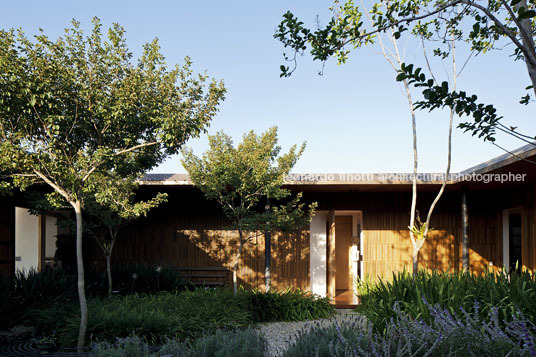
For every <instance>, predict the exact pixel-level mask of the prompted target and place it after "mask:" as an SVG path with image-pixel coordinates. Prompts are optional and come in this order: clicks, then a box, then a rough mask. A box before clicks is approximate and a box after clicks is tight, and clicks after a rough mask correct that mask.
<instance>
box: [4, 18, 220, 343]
mask: <svg viewBox="0 0 536 357" xmlns="http://www.w3.org/2000/svg"><path fill="white" fill-rule="evenodd" d="M93 25H94V26H93V30H92V32H91V34H90V35H89V36H87V37H86V36H84V34H83V32H82V31H81V29H80V25H79V23H78V22H76V21H73V26H72V28H70V29H66V33H65V35H64V36H60V37H58V39H57V40H55V41H51V40H50V39H49V38H48V37H47V36H45V35H44V34H43V33H42V32H41V34H39V35H37V36H35V42H32V41H31V40H30V39H28V38H27V37H26V36H25V35H24V33H23V32H22V30H19V31H17V32H16V31H14V30H8V31H6V30H2V31H0V140H1V141H0V157H2V158H6V157H7V158H9V160H0V163H1V164H2V165H3V167H2V170H1V171H2V172H3V173H4V174H6V175H9V178H10V180H11V181H10V183H11V184H12V185H13V186H18V187H20V188H25V187H28V185H31V184H34V183H37V182H45V183H46V184H47V185H49V186H50V187H51V188H52V189H53V190H54V191H55V192H56V193H57V194H58V195H59V196H61V197H62V198H63V199H64V200H65V201H67V202H68V203H69V205H70V206H71V207H72V208H73V209H74V211H75V216H76V255H77V271H78V295H79V302H80V331H79V337H78V350H82V349H83V348H84V345H85V334H86V326H87V304H86V296H85V289H84V265H83V255H82V232H83V223H82V212H83V209H84V206H85V203H86V193H87V192H91V189H89V188H91V187H99V186H102V185H103V182H104V183H106V182H109V181H107V180H108V178H110V177H111V176H110V175H111V174H112V173H113V175H117V177H125V178H126V177H133V176H138V175H141V174H143V173H144V172H146V171H147V170H150V169H151V168H153V167H155V166H156V165H158V164H159V163H160V162H162V161H163V160H164V159H165V158H166V157H168V156H169V155H171V154H175V153H177V152H178V150H179V149H180V147H181V146H182V144H183V143H184V142H185V141H186V140H188V139H189V138H190V137H195V136H198V135H199V134H200V133H201V132H203V131H204V130H205V128H206V126H207V125H208V123H209V121H210V120H211V118H212V117H213V116H214V114H215V113H216V112H217V106H218V104H219V103H220V101H221V100H222V99H223V96H224V93H225V89H224V87H223V83H217V82H215V81H214V80H213V81H211V82H210V83H207V80H208V77H207V76H206V75H198V76H195V75H193V73H192V70H191V68H190V67H191V62H190V60H189V59H188V58H186V60H185V65H184V66H182V67H179V66H175V67H174V68H171V69H169V68H168V67H167V66H166V64H165V59H164V57H163V55H162V54H161V53H160V48H159V45H158V41H157V40H156V39H155V40H154V41H153V42H151V43H148V44H146V45H145V46H144V48H143V54H142V55H141V56H140V58H139V59H138V61H137V63H136V64H134V63H132V53H131V52H129V50H128V47H127V45H126V40H125V37H124V33H125V31H124V29H123V28H122V27H121V26H120V25H118V24H114V25H113V27H112V28H110V29H109V30H108V33H107V39H103V35H102V33H101V24H100V22H99V20H98V19H97V18H95V19H94V20H93ZM103 179H104V181H103ZM106 188H110V187H109V186H108V185H104V186H103V187H102V189H106Z"/></svg>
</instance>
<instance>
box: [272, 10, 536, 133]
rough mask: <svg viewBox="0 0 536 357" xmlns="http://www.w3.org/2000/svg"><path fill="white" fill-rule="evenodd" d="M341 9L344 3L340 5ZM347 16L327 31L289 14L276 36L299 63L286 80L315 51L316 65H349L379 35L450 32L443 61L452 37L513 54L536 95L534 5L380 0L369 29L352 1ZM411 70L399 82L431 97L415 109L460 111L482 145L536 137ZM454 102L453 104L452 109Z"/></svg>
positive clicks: (481, 49)
mask: <svg viewBox="0 0 536 357" xmlns="http://www.w3.org/2000/svg"><path fill="white" fill-rule="evenodd" d="M335 4H336V6H338V4H339V1H335ZM340 9H341V11H340V12H338V13H337V14H336V16H334V17H333V18H332V19H331V20H330V21H329V22H328V24H327V25H326V26H325V27H321V28H318V29H316V30H311V29H309V28H306V27H305V26H304V25H303V22H301V21H299V20H298V19H297V18H296V17H295V16H294V15H293V14H292V13H291V12H287V13H286V14H284V16H283V21H282V22H281V24H280V25H279V27H278V30H277V32H276V34H275V35H274V37H275V38H277V39H278V40H280V41H281V42H282V43H283V45H284V46H285V47H288V48H290V49H291V50H292V51H293V54H292V55H285V59H287V60H288V61H291V62H293V63H294V66H293V68H290V67H289V66H284V65H282V66H281V71H282V72H281V76H289V75H291V74H292V72H293V71H294V70H295V69H296V64H297V55H298V54H304V53H305V51H306V50H307V49H308V48H309V47H310V53H311V56H312V57H313V59H314V60H320V61H322V62H325V61H326V60H327V59H329V58H331V57H336V58H337V59H338V61H339V63H344V62H346V60H347V59H348V54H349V53H350V51H351V49H349V48H353V49H357V48H360V47H361V46H363V45H368V44H371V43H374V39H375V36H376V35H377V34H380V33H385V32H390V31H393V36H394V37H395V38H399V37H400V36H401V34H402V33H403V32H405V31H409V32H411V34H412V35H414V36H416V37H417V38H418V39H420V38H424V39H425V40H429V39H430V37H429V36H430V34H431V32H436V33H444V34H445V37H444V38H442V39H441V40H440V41H431V42H432V43H438V44H440V46H439V47H437V48H435V49H434V54H436V55H438V56H441V57H443V56H445V55H448V52H446V51H445V49H444V48H443V46H441V45H445V44H447V45H448V42H449V41H450V36H451V35H452V36H454V40H456V41H463V42H466V43H469V44H470V46H471V50H472V51H473V52H474V53H476V54H478V53H485V52H487V51H489V50H492V49H495V48H499V49H501V48H504V47H505V46H509V48H512V50H513V51H512V56H513V58H514V59H515V60H522V61H523V62H524V63H525V65H526V67H527V74H528V77H529V80H530V83H531V84H530V85H529V86H527V87H526V89H527V90H529V91H530V92H531V93H532V95H534V94H536V50H535V45H534V37H535V36H536V21H535V17H536V2H535V1H534V0H509V1H506V0H498V1H491V2H488V3H487V4H481V3H480V2H479V1H475V0H450V1H444V0H435V1H429V0H411V1H400V0H397V1H394V2H379V3H375V4H373V5H372V9H371V12H370V13H371V17H372V20H373V21H372V25H371V27H367V26H365V25H363V21H362V17H363V14H364V10H363V9H362V8H360V7H359V6H356V5H355V4H354V2H353V1H352V0H348V1H346V2H345V3H344V4H343V5H341V6H340ZM413 70H414V66H413V65H407V66H405V68H403V69H402V73H401V75H400V76H399V80H402V79H405V78H407V79H409V82H410V84H414V85H416V86H420V87H424V90H423V94H424V97H425V99H424V100H423V101H421V102H418V103H416V106H415V107H416V108H417V109H425V108H426V109H431V110H432V109H437V108H442V107H450V106H453V107H454V111H455V112H456V114H457V115H468V116H469V115H470V116H472V117H473V121H472V122H466V123H460V124H459V125H458V126H459V127H460V128H462V129H464V130H465V131H470V132H472V134H473V135H478V136H479V137H482V138H483V139H484V140H489V141H491V142H493V141H494V140H495V138H494V134H495V130H496V129H498V130H500V131H503V132H505V133H507V134H510V135H513V136H515V137H517V138H518V139H521V140H525V141H527V140H534V138H535V137H534V136H533V135H526V134H523V133H520V132H519V131H516V128H515V127H511V126H507V125H504V124H502V123H500V119H502V118H501V117H500V116H499V115H498V114H497V110H496V109H495V108H494V107H493V106H492V105H486V104H484V103H478V102H477V96H476V95H474V94H473V95H470V94H467V93H465V92H463V91H456V90H450V89H449V85H448V82H446V81H445V82H442V83H440V84H436V83H435V82H434V81H433V80H427V79H426V76H424V74H423V73H422V72H421V69H420V68H415V71H417V70H418V71H417V73H414V72H413ZM531 101H532V100H531V94H530V93H528V94H527V95H526V96H524V97H523V98H521V103H523V104H528V103H529V102H531ZM454 103H455V105H454Z"/></svg>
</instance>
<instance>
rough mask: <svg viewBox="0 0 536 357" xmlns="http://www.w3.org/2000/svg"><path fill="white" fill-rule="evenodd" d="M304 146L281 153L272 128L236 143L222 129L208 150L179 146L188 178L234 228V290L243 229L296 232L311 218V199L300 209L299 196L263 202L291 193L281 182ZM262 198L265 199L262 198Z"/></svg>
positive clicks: (212, 140) (244, 241)
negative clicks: (236, 239) (200, 151)
mask: <svg viewBox="0 0 536 357" xmlns="http://www.w3.org/2000/svg"><path fill="white" fill-rule="evenodd" d="M304 149H305V143H304V144H302V146H301V147H300V148H299V149H298V148H297V146H296V145H294V146H292V147H291V149H290V150H289V152H288V153H286V154H281V147H280V146H278V145H277V128H276V127H273V128H271V129H269V130H268V131H267V132H265V133H263V134H261V135H257V134H255V133H254V132H253V131H250V132H249V133H248V134H246V135H244V137H243V140H242V142H241V143H240V144H239V145H238V146H237V147H236V148H235V147H234V146H233V141H232V140H231V137H229V136H228V135H226V134H225V133H223V132H218V133H217V134H216V135H213V136H209V150H207V152H206V153H205V154H204V155H203V156H202V157H197V156H195V155H194V154H193V152H192V151H191V150H189V149H185V150H183V154H184V160H183V161H182V163H183V166H184V167H185V168H186V171H188V174H189V175H190V179H191V180H192V181H193V183H194V184H195V185H196V186H197V187H198V188H199V189H200V190H201V191H203V193H204V194H205V197H206V198H208V199H210V200H215V201H217V202H218V203H219V205H220V206H221V208H222V210H223V212H224V213H225V215H226V216H227V218H228V219H229V220H230V221H231V223H232V225H233V228H235V229H237V230H238V234H239V242H238V249H237V250H238V252H237V254H236V256H235V258H234V263H233V287H234V292H235V294H237V291H238V283H237V278H236V271H237V270H238V264H239V261H240V255H241V253H242V248H243V246H244V244H246V243H248V242H249V240H250V237H247V236H244V233H247V232H255V231H264V232H272V231H276V230H284V229H289V230H292V231H298V230H300V229H301V228H303V227H304V226H305V225H307V224H308V223H309V222H310V221H311V217H312V215H313V213H314V210H315V208H316V203H314V204H310V205H309V207H308V209H307V210H304V206H305V204H303V203H300V202H299V201H300V198H301V195H297V196H296V197H295V198H294V199H292V200H290V202H287V203H286V204H285V203H283V204H282V205H281V206H277V205H273V206H272V207H271V209H269V208H267V207H266V206H267V205H266V204H267V203H268V201H269V200H271V199H274V200H283V199H285V198H288V197H289V196H290V195H291V193H290V191H289V190H288V189H286V188H284V187H282V186H283V184H284V182H285V178H286V176H287V175H288V174H289V172H290V170H291V169H292V167H294V165H295V164H296V162H297V160H298V159H299V157H300V156H301V154H302V152H303V150H304ZM263 201H264V202H263Z"/></svg>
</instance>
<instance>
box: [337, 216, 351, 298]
mask: <svg viewBox="0 0 536 357" xmlns="http://www.w3.org/2000/svg"><path fill="white" fill-rule="evenodd" d="M351 247H352V216H337V217H335V265H336V267H337V270H336V276H335V289H336V290H351V289H352V274H351V264H352V262H351V261H350V249H351Z"/></svg>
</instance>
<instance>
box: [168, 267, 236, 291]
mask: <svg viewBox="0 0 536 357" xmlns="http://www.w3.org/2000/svg"><path fill="white" fill-rule="evenodd" d="M176 269H177V271H178V272H179V274H180V275H181V276H182V277H183V278H184V279H186V280H188V281H189V282H190V283H191V284H193V285H195V286H207V287H217V286H226V285H228V284H229V281H230V279H229V277H230V271H229V269H227V268H224V267H199V268H192V267H191V268H176Z"/></svg>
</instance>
